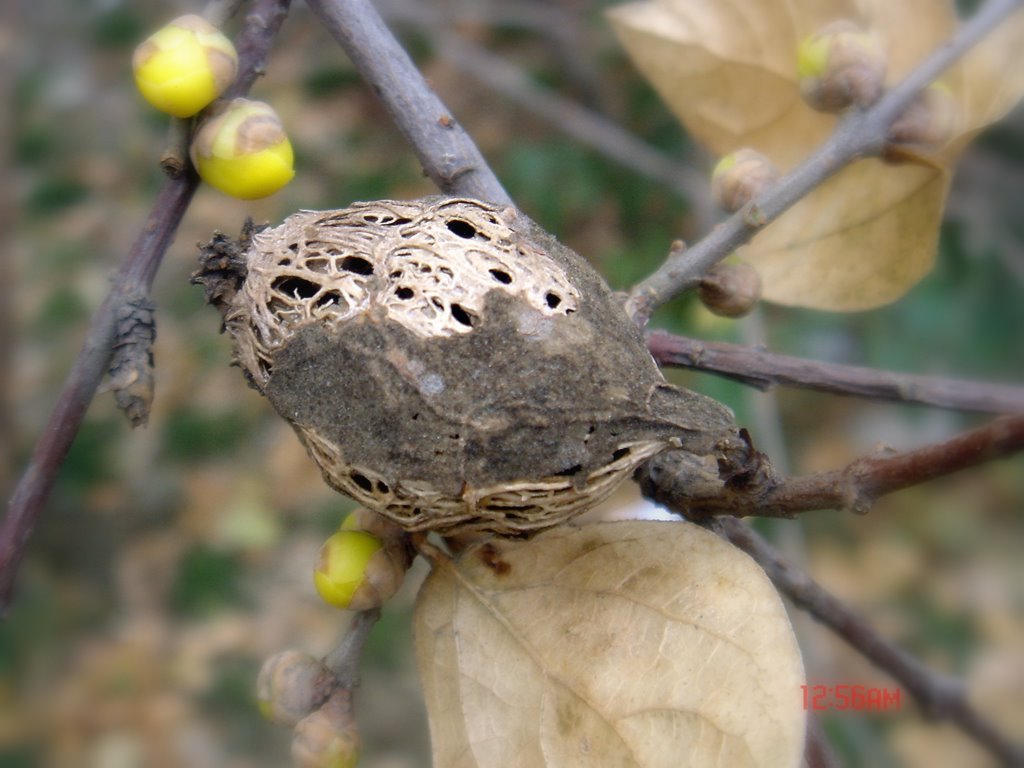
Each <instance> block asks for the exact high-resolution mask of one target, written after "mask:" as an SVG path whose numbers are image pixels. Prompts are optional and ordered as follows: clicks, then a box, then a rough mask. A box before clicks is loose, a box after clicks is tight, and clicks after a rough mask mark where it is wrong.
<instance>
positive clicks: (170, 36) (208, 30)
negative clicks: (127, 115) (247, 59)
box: [132, 14, 238, 117]
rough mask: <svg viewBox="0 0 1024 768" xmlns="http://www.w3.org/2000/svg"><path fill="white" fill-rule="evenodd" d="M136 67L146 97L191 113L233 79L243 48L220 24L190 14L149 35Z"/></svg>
mask: <svg viewBox="0 0 1024 768" xmlns="http://www.w3.org/2000/svg"><path fill="white" fill-rule="evenodd" d="M132 69H133V70H134V72H135V84H136V85H137V86H138V88H139V91H140V92H141V93H142V95H143V97H144V98H145V99H146V101H148V102H149V103H150V104H152V105H153V106H154V107H156V108H157V109H159V110H160V111H161V112H166V113H168V114H170V115H174V116H175V117H191V116H192V115H194V114H196V113H197V112H199V110H201V109H203V107H205V106H207V105H208V104H210V103H211V102H213V100H214V99H216V98H217V97H218V96H220V95H221V94H222V93H223V92H224V90H225V89H226V88H227V87H228V86H229V85H231V83H232V82H233V81H234V79H235V74H236V72H237V71H238V54H237V53H236V52H235V46H234V45H232V44H231V41H230V40H228V39H227V38H226V37H225V36H224V35H223V34H221V32H220V30H219V29H217V28H216V27H215V26H213V25H212V24H210V22H208V21H207V20H206V19H204V18H203V17H202V16H196V15H194V14H190V15H188V16H182V17H180V18H177V19H175V20H174V21H172V22H171V23H169V24H168V25H167V26H165V27H163V28H162V29H160V30H158V31H157V32H154V33H153V34H152V35H151V36H150V37H148V38H147V39H146V40H144V41H143V42H142V43H141V44H140V45H139V46H138V47H137V48H136V49H135V53H134V55H133V56H132Z"/></svg>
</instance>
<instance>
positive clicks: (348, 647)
mask: <svg viewBox="0 0 1024 768" xmlns="http://www.w3.org/2000/svg"><path fill="white" fill-rule="evenodd" d="M379 619H380V608H373V609H371V610H369V611H357V612H356V614H355V615H354V616H353V617H352V622H351V623H350V624H349V625H348V628H347V629H346V630H345V634H344V635H342V637H341V640H339V641H338V644H337V645H336V646H335V647H334V648H333V649H332V650H331V652H330V653H328V654H327V655H326V656H325V657H324V664H325V665H326V666H327V668H328V669H330V670H331V672H333V673H334V676H335V677H336V678H337V679H338V682H339V684H340V685H342V686H344V687H345V688H349V689H352V688H355V687H356V686H357V685H358V684H359V658H360V656H362V653H363V646H364V645H366V641H367V639H368V638H369V637H370V633H371V632H372V631H373V628H374V626H375V625H376V624H377V621H378V620H379Z"/></svg>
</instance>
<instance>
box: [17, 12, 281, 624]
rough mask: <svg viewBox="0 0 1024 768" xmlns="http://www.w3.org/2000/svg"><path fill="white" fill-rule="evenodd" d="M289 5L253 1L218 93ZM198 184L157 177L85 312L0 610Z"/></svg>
mask: <svg viewBox="0 0 1024 768" xmlns="http://www.w3.org/2000/svg"><path fill="white" fill-rule="evenodd" d="M289 4H290V0H254V2H253V4H252V7H251V8H250V10H249V13H248V14H247V15H246V21H245V26H244V27H243V29H242V31H241V32H240V33H239V35H238V39H237V40H236V44H235V47H236V49H237V50H238V57H239V70H238V71H239V74H238V77H237V78H236V80H235V83H234V84H233V85H232V87H231V88H230V89H229V91H228V93H227V94H225V95H226V96H227V97H228V98H231V97H234V96H239V95H242V94H244V93H246V92H248V90H249V88H250V87H251V86H252V84H253V83H254V82H255V81H256V78H257V77H259V76H260V75H261V74H262V73H263V72H264V70H265V69H266V58H267V55H268V53H269V52H270V48H271V46H272V44H273V42H274V39H275V38H276V37H277V32H278V30H279V29H280V28H281V24H282V23H283V22H284V18H285V16H286V15H287V13H288V7H289ZM198 186H199V179H198V177H197V176H196V175H195V172H194V171H192V170H191V169H186V171H185V172H184V173H181V174H179V175H178V176H176V177H173V178H168V179H166V180H165V181H164V185H163V187H162V188H161V189H160V192H159V193H158V194H157V197H156V200H154V201H153V207H152V209H151V210H150V213H149V216H148V217H147V218H146V221H145V223H144V224H143V225H142V229H141V230H140V232H139V236H138V237H137V238H136V240H135V243H134V244H133V245H132V248H131V250H130V251H129V252H128V254H127V256H125V258H124V261H122V262H121V266H120V267H119V268H118V270H117V273H116V274H115V275H114V278H113V283H114V284H113V286H112V287H111V289H110V292H109V293H108V294H107V297H106V299H105V300H104V302H103V304H102V305H101V306H100V308H99V309H98V310H97V311H96V313H95V314H94V315H93V318H92V321H91V323H90V325H89V330H88V331H87V333H86V337H85V343H84V344H83V345H82V350H81V352H79V355H78V358H77V359H76V360H75V363H74V366H73V367H72V369H71V372H70V373H69V374H68V378H67V380H66V381H65V382H64V388H63V389H62V390H61V392H60V395H59V396H58V398H57V402H56V405H55V406H54V409H53V413H52V414H51V415H50V419H49V421H48V422H47V424H46V427H45V428H44V430H43V433H42V435H41V437H40V438H39V441H38V442H37V443H36V446H35V448H34V450H33V452H32V458H31V460H30V462H29V465H28V467H27V468H26V469H25V471H24V473H23V474H22V476H21V478H20V480H19V481H18V484H17V486H16V487H15V489H14V495H13V496H12V497H11V500H10V503H9V504H8V507H7V515H6V516H5V517H4V520H3V523H2V525H0V615H3V614H5V613H6V611H7V608H8V606H9V604H10V601H11V596H12V593H13V589H14V577H15V574H16V572H17V569H18V564H19V563H20V562H21V557H22V553H23V551H24V548H25V545H26V544H27V543H28V539H29V536H30V535H31V533H32V529H33V528H34V527H35V523H36V520H37V519H38V518H39V514H40V512H41V511H42V508H43V505H44V504H45V503H46V499H47V498H48V496H49V494H50V491H51V489H52V488H53V484H54V482H55V481H56V478H57V472H58V470H59V469H60V466H61V464H62V463H63V462H64V458H65V457H66V456H67V453H68V450H69V449H70V448H71V443H72V442H73V441H74V439H75V435H76V434H78V430H79V428H80V427H81V425H82V421H83V419H84V418H85V413H86V411H87V410H88V408H89V404H90V403H91V402H92V399H93V397H94V396H95V394H96V389H97V387H98V386H99V384H100V381H101V380H102V379H103V376H104V374H106V373H107V369H108V367H109V364H110V360H111V356H112V354H113V349H114V346H115V342H116V340H117V325H118V321H119V319H120V318H123V317H124V315H125V313H126V312H127V311H130V309H131V305H132V304H133V303H137V302H139V301H140V300H143V299H145V297H146V296H148V295H149V289H150V287H151V286H152V284H153V278H154V277H155V276H156V273H157V270H158V269H159V267H160V263H161V261H162V260H163V257H164V254H165V253H166V252H167V249H168V247H170V244H171V242H172V241H173V240H174V235H175V232H177V229H178V225H179V224H180V223H181V220H182V218H183V217H184V216H185V212H186V211H187V210H188V206H189V203H190V202H191V200H192V196H193V194H195V191H196V188H197V187H198Z"/></svg>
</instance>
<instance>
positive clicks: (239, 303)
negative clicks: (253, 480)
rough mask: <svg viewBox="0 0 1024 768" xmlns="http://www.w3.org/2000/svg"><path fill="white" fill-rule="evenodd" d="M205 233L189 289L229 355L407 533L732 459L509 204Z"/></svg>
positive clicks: (400, 207)
mask: <svg viewBox="0 0 1024 768" xmlns="http://www.w3.org/2000/svg"><path fill="white" fill-rule="evenodd" d="M229 251H231V248H230V247H226V246H225V244H224V243H223V241H222V240H221V241H214V242H213V243H212V244H211V245H210V246H209V247H208V249H207V254H206V256H205V259H204V260H205V262H206V263H208V264H209V265H210V267H209V269H208V271H205V272H204V271H203V270H202V269H201V270H200V272H199V273H198V275H197V277H196V280H197V281H198V282H201V283H204V284H205V285H206V288H207V295H208V296H210V297H212V299H213V301H214V302H215V303H216V304H217V305H218V306H219V308H220V309H221V310H222V311H223V312H224V322H225V326H226V328H227V330H228V332H229V333H230V334H231V336H232V337H233V340H234V349H235V358H236V360H237V362H238V364H239V365H240V366H241V367H242V368H243V369H244V370H245V371H246V373H247V374H248V377H249V379H250V381H251V382H252V384H253V385H254V386H255V387H256V388H257V389H259V391H260V392H262V393H263V394H264V395H266V397H267V398H268V399H269V400H270V402H271V404H272V405H273V406H274V408H275V409H277V411H278V413H280V414H281V415H282V416H283V417H284V418H286V419H287V420H288V421H289V422H291V424H292V425H293V426H294V428H295V430H296V432H297V433H298V435H299V437H300V438H301V439H302V441H303V442H304V443H305V445H306V447H307V449H308V450H309V453H310V455H311V456H312V457H313V458H314V460H315V461H316V462H317V463H318V464H319V465H320V468H321V470H322V472H323V475H324V478H325V479H326V481H327V482H328V483H329V484H330V485H331V486H332V487H334V488H336V489H337V490H339V491H341V492H343V493H346V494H348V495H349V496H352V497H353V498H355V499H356V500H357V501H359V502H360V503H361V504H363V505H365V506H366V507H368V508H370V509H372V510H373V511H375V512H378V513H380V514H382V515H384V516H385V517H387V518H389V519H391V520H393V521H394V522H396V523H398V524H399V525H400V526H402V527H403V528H405V529H406V530H410V531H423V530H439V531H441V532H444V533H453V532H456V531H471V530H477V531H492V532H497V533H503V534H515V533H522V532H528V531H534V530H539V529H542V528H547V527H550V526H552V525H556V524H558V523H560V522H562V521H564V520H566V519H568V518H569V517H571V516H572V515H575V514H577V513H578V512H581V511H582V510H584V509H586V508H587V507H589V506H591V505H592V504H595V503H597V502H598V501H600V500H601V499H603V498H604V497H606V496H607V495H608V494H609V493H610V492H611V491H612V490H613V489H614V488H615V487H616V486H617V485H618V483H619V482H620V481H621V480H623V479H625V478H626V477H628V476H629V475H630V474H631V473H632V472H633V470H634V469H635V468H636V467H637V466H638V465H639V464H640V463H642V462H643V461H645V460H646V459H648V458H649V457H651V456H653V455H655V454H656V453H659V452H661V451H663V450H666V449H668V448H672V447H681V448H683V449H685V450H687V451H690V452H693V453H697V454H700V455H721V454H722V453H723V452H725V451H731V450H733V449H736V450H742V449H743V448H742V442H741V441H739V440H738V439H737V438H736V433H735V425H734V422H733V419H732V415H731V413H730V412H729V411H728V409H726V408H725V407H724V406H722V405H720V404H719V403H717V402H715V401H713V400H711V399H709V398H706V397H703V396H701V395H698V394H695V393H693V392H689V391H686V390H682V389H677V388H675V387H672V386H670V385H669V384H667V383H666V382H665V380H664V378H663V377H662V375H661V372H660V371H659V370H658V368H657V366H656V365H655V363H654V361H653V359H652V358H651V356H650V354H649V353H648V351H647V348H646V346H645V345H644V342H643V338H642V336H641V334H640V332H639V330H638V329H637V328H636V326H635V325H634V324H633V323H632V322H631V321H630V319H629V318H628V317H627V316H626V314H625V312H624V311H623V309H622V307H621V305H620V304H619V303H618V301H617V300H616V299H615V297H614V296H613V295H612V293H611V291H610V290H609V289H608V287H607V285H606V284H605V283H604V281H603V280H602V279H601V277H600V276H599V275H598V274H597V273H596V272H595V271H594V270H593V269H592V268H591V267H590V266H589V265H588V264H587V263H586V262H585V261H583V260H582V259H581V258H580V257H579V256H577V255H576V254H574V253H573V252H572V251H570V250H568V249H567V248H565V247H564V246H562V245H560V244H559V243H558V242H557V241H556V240H555V239H554V238H552V237H551V236H550V235H548V234H547V233H545V232H544V231H543V230H541V229H540V228H539V227H538V226H537V225H536V224H534V223H533V222H532V221H531V220H530V219H528V218H526V217H525V216H523V215H522V214H520V213H519V212H517V211H516V210H515V209H514V208H511V207H504V208H503V207H500V206H495V205H491V204H488V203H484V202H480V201H477V200H470V199H457V198H426V199H423V200H414V201H407V202H402V201H379V202H372V203H357V204H355V205H353V206H352V207H350V208H347V209H343V210H337V211H305V212H302V213H298V214H296V215H294V216H291V217H290V218H288V219H287V220H286V221H285V222H284V224H282V225H281V226H279V227H275V228H273V229H267V230H264V231H262V232H259V233H258V234H255V235H253V236H252V238H251V242H250V243H248V244H247V246H246V249H245V252H244V261H245V265H244V267H236V268H232V266H231V265H232V264H234V263H236V262H235V261H234V260H233V258H232V254H231V253H229Z"/></svg>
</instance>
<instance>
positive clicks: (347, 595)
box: [313, 526, 409, 611]
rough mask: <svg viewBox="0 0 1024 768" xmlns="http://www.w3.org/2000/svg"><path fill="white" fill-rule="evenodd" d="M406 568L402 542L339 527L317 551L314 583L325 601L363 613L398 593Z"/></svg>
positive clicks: (407, 562)
mask: <svg viewBox="0 0 1024 768" xmlns="http://www.w3.org/2000/svg"><path fill="white" fill-rule="evenodd" d="M408 567H409V558H408V556H407V555H406V552H405V545H404V542H402V541H400V540H396V541H384V540H381V539H380V538H378V537H377V536H375V535H373V534H372V533H369V532H368V531H363V530H351V529H346V528H345V527H344V526H342V527H341V528H340V529H339V530H338V531H337V532H336V533H334V535H332V536H331V537H330V538H328V539H327V541H325V542H324V544H323V546H322V547H321V548H320V554H319V556H318V558H317V564H316V568H315V569H314V571H313V583H314V584H315V585H316V590H317V592H319V594H320V597H321V598H323V600H324V602H326V603H329V604H330V605H333V606H335V607H337V608H347V609H350V610H353V611H365V610H369V609H370V608H377V607H379V606H381V605H382V604H383V603H384V601H385V600H387V599H388V598H390V597H391V596H392V595H393V594H395V592H397V591H398V588H399V587H400V586H401V585H402V579H403V578H404V577H405V572H406V570H408Z"/></svg>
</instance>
